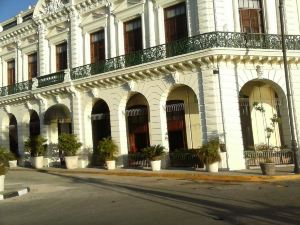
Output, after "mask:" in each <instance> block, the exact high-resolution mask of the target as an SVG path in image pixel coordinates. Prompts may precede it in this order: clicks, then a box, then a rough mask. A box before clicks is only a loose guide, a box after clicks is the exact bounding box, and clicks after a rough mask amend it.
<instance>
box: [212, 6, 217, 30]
mask: <svg viewBox="0 0 300 225" xmlns="http://www.w3.org/2000/svg"><path fill="white" fill-rule="evenodd" d="M215 1H216V0H213V9H214V22H215V23H214V24H215V31H217V28H218V26H217V19H216V12H217V10H216V3H215Z"/></svg>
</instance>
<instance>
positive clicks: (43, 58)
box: [38, 22, 49, 76]
mask: <svg viewBox="0 0 300 225" xmlns="http://www.w3.org/2000/svg"><path fill="white" fill-rule="evenodd" d="M38 32H39V33H38V35H39V41H38V42H39V55H38V60H39V63H38V65H39V67H38V70H39V76H43V75H46V74H48V73H49V50H48V41H47V40H46V28H45V26H44V24H42V23H41V22H40V25H39V28H38Z"/></svg>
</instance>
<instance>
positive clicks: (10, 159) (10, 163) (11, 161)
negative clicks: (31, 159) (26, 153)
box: [7, 152, 18, 168]
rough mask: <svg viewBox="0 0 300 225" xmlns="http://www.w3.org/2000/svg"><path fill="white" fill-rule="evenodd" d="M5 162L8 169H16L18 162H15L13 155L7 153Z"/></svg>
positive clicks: (15, 158)
mask: <svg viewBox="0 0 300 225" xmlns="http://www.w3.org/2000/svg"><path fill="white" fill-rule="evenodd" d="M7 160H8V166H9V167H10V168H13V167H17V163H18V160H17V157H16V156H15V155H14V153H12V152H8V153H7Z"/></svg>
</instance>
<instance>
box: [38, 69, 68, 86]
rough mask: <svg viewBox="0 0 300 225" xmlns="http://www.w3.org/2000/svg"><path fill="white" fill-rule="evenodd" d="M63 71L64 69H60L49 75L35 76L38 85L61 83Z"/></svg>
mask: <svg viewBox="0 0 300 225" xmlns="http://www.w3.org/2000/svg"><path fill="white" fill-rule="evenodd" d="M64 76H65V73H64V71H60V72H57V73H51V74H49V75H45V76H41V77H37V79H38V87H39V88H41V87H46V86H49V85H53V84H58V83H62V82H63V81H64Z"/></svg>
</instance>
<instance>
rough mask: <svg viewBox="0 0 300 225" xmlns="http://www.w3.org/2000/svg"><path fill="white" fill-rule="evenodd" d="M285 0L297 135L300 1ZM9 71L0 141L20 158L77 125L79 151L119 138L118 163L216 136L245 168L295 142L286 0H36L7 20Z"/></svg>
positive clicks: (2, 27) (230, 162)
mask: <svg viewBox="0 0 300 225" xmlns="http://www.w3.org/2000/svg"><path fill="white" fill-rule="evenodd" d="M284 7H285V25H286V33H287V34H288V36H287V40H286V43H287V47H288V64H289V72H290V76H291V81H292V84H291V90H292V99H293V101H292V103H293V110H294V114H295V127H296V130H295V133H296V137H297V138H298V139H299V138H300V133H299V126H300V125H299V124H300V68H299V67H300V19H299V18H300V13H299V12H300V1H298V0H286V1H285V3H284ZM297 35H299V36H297ZM0 77H1V79H0V86H1V89H0V145H3V146H6V147H7V148H10V150H11V151H12V152H14V153H16V154H18V155H21V156H22V155H23V151H24V141H25V140H26V139H27V138H28V137H29V136H30V135H37V134H42V135H43V136H45V137H46V138H47V139H48V143H49V144H51V143H57V139H58V135H59V134H60V133H63V132H67V133H69V132H72V133H74V134H76V135H77V136H78V138H79V140H80V141H81V142H82V143H83V149H82V154H81V157H85V155H86V151H85V150H88V151H90V152H92V150H93V148H95V147H96V145H97V143H98V141H99V140H100V139H101V138H103V137H108V136H111V137H112V139H113V140H115V141H116V143H117V144H118V146H119V154H120V159H119V165H120V166H121V165H126V156H127V155H128V153H132V152H138V151H140V149H141V148H143V147H146V146H149V145H154V144H161V145H163V146H165V147H166V148H167V149H168V151H170V152H172V151H174V150H175V149H182V148H185V149H195V148H199V147H200V146H201V145H202V143H205V142H206V141H208V140H209V139H211V138H213V137H219V138H220V140H221V142H223V143H224V144H225V146H226V152H225V153H224V154H223V155H224V156H225V157H223V162H222V163H221V166H222V167H224V168H228V169H229V170H238V169H243V168H245V160H244V150H245V149H248V148H256V147H257V146H259V145H261V144H265V143H267V141H268V140H269V142H270V144H271V145H272V146H278V147H280V146H284V145H287V146H289V145H290V142H291V141H290V139H291V138H290V137H291V135H290V126H289V119H288V110H287V98H286V83H285V76H284V70H283V57H282V51H281V36H280V24H279V10H278V0H39V1H38V2H37V4H36V5H35V6H34V7H29V9H28V10H25V11H24V12H20V13H19V14H18V15H16V16H15V17H13V18H11V19H9V20H7V21H4V22H2V23H1V24H0ZM274 115H275V117H280V118H281V121H282V123H274V124H272V123H271V122H272V120H271V118H273V116H274ZM268 127H269V128H272V129H273V130H274V132H273V133H272V134H271V135H270V138H268V137H267V135H268V134H266V131H265V130H266V128H268Z"/></svg>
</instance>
